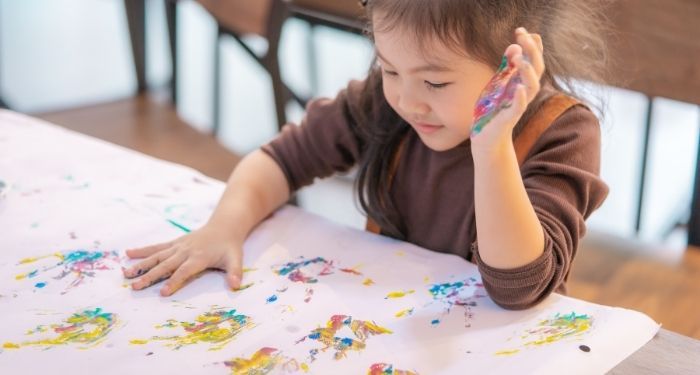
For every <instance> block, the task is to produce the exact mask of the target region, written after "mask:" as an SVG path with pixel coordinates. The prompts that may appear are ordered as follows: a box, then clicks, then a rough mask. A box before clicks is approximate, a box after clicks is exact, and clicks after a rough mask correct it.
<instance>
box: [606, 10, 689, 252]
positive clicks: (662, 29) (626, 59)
mask: <svg viewBox="0 0 700 375" xmlns="http://www.w3.org/2000/svg"><path fill="white" fill-rule="evenodd" d="M606 14H607V15H608V17H609V19H610V21H611V26H612V27H613V29H614V34H613V35H612V37H611V38H610V40H609V46H610V51H611V57H612V60H613V61H614V62H615V64H614V66H613V69H614V71H613V76H614V77H615V78H616V79H617V80H618V83H617V85H618V86H620V87H623V88H627V89H630V90H634V91H638V92H641V93H644V94H646V95H647V97H648V99H649V101H648V108H647V121H646V128H645V136H644V141H643V142H644V143H643V148H642V150H643V151H642V155H641V157H642V171H641V172H642V173H641V179H640V182H639V202H638V206H637V222H636V229H637V231H639V229H640V224H641V217H642V214H643V212H642V202H643V199H644V190H645V179H646V166H647V159H648V149H649V136H650V134H651V131H650V129H651V115H652V112H653V110H654V107H653V98H654V97H665V98H669V99H674V100H679V101H683V102H687V103H693V104H700V63H699V61H700V39H698V36H699V35H700V26H698V25H700V24H698V22H697V20H698V19H700V2H698V1H695V0H616V1H614V2H611V3H610V8H609V9H608V10H607V12H606ZM699 125H700V124H699ZM699 144H700V141H699ZM688 242H689V244H690V245H694V246H700V146H699V147H698V162H697V165H696V169H695V186H694V189H693V200H692V204H691V207H690V220H689V224H688Z"/></svg>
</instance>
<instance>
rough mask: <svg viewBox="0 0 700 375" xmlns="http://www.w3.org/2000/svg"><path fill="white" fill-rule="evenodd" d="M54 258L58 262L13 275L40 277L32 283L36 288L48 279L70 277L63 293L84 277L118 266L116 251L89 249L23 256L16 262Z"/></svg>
mask: <svg viewBox="0 0 700 375" xmlns="http://www.w3.org/2000/svg"><path fill="white" fill-rule="evenodd" d="M54 258H55V259H56V260H57V261H58V262H57V263H54V264H51V265H49V266H45V267H42V268H35V269H33V270H31V271H29V272H26V273H21V274H19V275H17V276H15V280H19V281H21V280H29V279H35V280H38V279H42V280H41V281H38V282H36V283H35V284H34V286H35V287H37V288H43V287H45V286H46V285H47V284H49V283H50V281H47V279H49V278H50V279H53V280H63V279H66V278H68V279H70V283H69V284H68V286H67V287H66V288H65V289H64V290H63V291H62V292H61V294H65V293H67V292H68V291H70V290H71V289H73V288H75V287H77V286H79V285H81V284H83V283H84V282H85V280H86V279H88V278H94V277H95V276H96V275H97V273H98V272H100V271H106V270H112V269H114V268H116V267H118V266H119V254H117V252H116V251H99V250H95V251H90V250H73V251H66V252H58V253H53V254H49V255H44V256H40V257H35V258H25V259H22V260H20V261H19V263H17V265H18V266H21V265H25V264H33V263H36V262H46V261H45V259H54Z"/></svg>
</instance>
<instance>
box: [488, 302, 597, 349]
mask: <svg viewBox="0 0 700 375" xmlns="http://www.w3.org/2000/svg"><path fill="white" fill-rule="evenodd" d="M593 322H594V319H593V317H592V316H590V315H588V314H576V312H573V311H572V312H571V313H569V314H560V313H557V314H555V315H554V316H553V317H551V318H548V319H543V320H542V321H540V322H539V323H538V324H537V325H536V326H535V327H533V328H528V329H526V330H524V331H523V332H522V333H521V334H520V335H519V337H520V341H521V344H520V346H521V347H523V348H532V347H538V346H543V345H549V344H553V343H555V342H558V341H562V340H566V339H574V338H579V337H581V336H582V335H584V334H586V333H587V332H589V331H590V329H591V327H593ZM519 352H520V349H518V348H514V349H504V350H500V351H498V352H496V353H495V354H496V355H499V356H506V355H513V354H517V353H519Z"/></svg>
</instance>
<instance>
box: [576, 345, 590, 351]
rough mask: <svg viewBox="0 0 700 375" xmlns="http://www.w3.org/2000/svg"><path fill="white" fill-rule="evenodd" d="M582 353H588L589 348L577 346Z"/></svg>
mask: <svg viewBox="0 0 700 375" xmlns="http://www.w3.org/2000/svg"><path fill="white" fill-rule="evenodd" d="M578 348H579V349H580V350H581V351H582V352H586V353H589V352H590V351H591V347H590V346H588V345H579V347H578Z"/></svg>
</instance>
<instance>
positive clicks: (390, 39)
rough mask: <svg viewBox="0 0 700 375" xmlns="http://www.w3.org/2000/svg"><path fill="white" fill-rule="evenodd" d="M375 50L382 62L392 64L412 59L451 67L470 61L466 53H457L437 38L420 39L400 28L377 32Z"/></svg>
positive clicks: (427, 36)
mask: <svg viewBox="0 0 700 375" xmlns="http://www.w3.org/2000/svg"><path fill="white" fill-rule="evenodd" d="M419 38H420V39H419ZM374 48H375V51H376V53H377V55H378V56H379V57H380V58H381V59H382V60H384V61H386V62H390V63H400V62H401V61H394V60H398V59H405V58H411V59H412V60H414V61H415V60H420V61H422V62H425V63H426V64H430V65H436V66H446V67H449V66H452V65H455V64H457V63H459V62H460V61H463V60H465V59H469V58H468V56H467V55H466V54H465V53H458V52H456V51H455V50H454V48H450V47H448V46H447V45H446V44H445V43H444V42H442V41H440V40H439V39H438V38H437V37H435V36H429V35H423V36H420V37H419V36H417V35H415V34H414V33H411V32H406V31H404V30H401V29H398V28H394V29H389V30H378V31H375V33H374Z"/></svg>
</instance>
